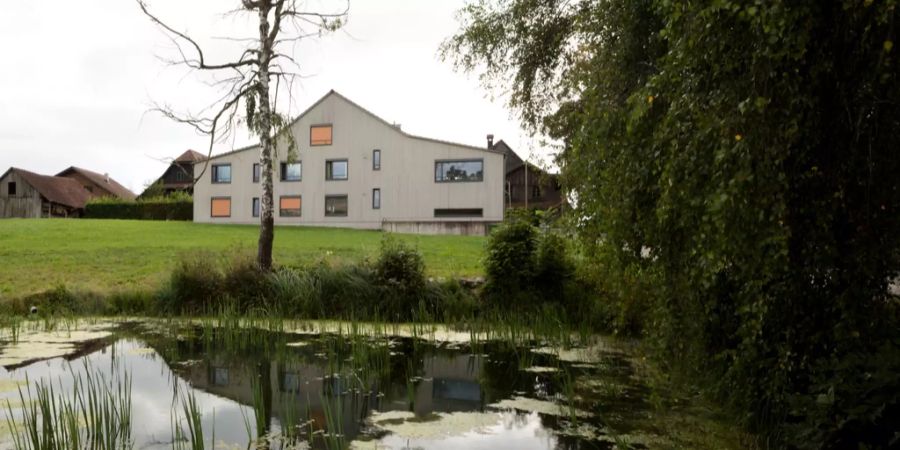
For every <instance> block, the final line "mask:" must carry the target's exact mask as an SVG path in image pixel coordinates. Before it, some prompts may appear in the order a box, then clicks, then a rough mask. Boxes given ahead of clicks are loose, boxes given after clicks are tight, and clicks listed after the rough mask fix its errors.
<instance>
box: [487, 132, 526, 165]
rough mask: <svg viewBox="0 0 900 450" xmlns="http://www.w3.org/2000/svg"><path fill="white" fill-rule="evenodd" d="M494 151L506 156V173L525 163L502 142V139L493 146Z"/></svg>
mask: <svg viewBox="0 0 900 450" xmlns="http://www.w3.org/2000/svg"><path fill="white" fill-rule="evenodd" d="M494 150H498V151H501V152H503V154H504V155H506V166H505V168H506V173H510V172H512V171H513V170H516V169H518V168H519V167H521V166H522V165H524V164H525V161H522V158H520V157H519V155H517V154H516V152H515V151H513V149H512V147H510V146H509V145H507V144H506V142H503V139H500V140H499V141H497V142H496V143H495V144H494Z"/></svg>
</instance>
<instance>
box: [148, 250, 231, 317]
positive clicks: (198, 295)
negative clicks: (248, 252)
mask: <svg viewBox="0 0 900 450" xmlns="http://www.w3.org/2000/svg"><path fill="white" fill-rule="evenodd" d="M215 261H217V258H216V257H215V255H212V254H209V253H200V254H195V255H190V256H186V257H182V258H181V259H180V260H179V262H178V264H177V265H176V266H175V269H174V270H173V271H172V277H171V278H170V280H169V285H168V286H167V287H166V289H165V290H164V292H163V293H162V294H161V295H160V297H161V300H162V301H163V304H162V305H161V306H162V309H163V310H164V311H167V312H170V313H202V312H208V311H210V310H211V309H212V308H213V307H214V306H218V305H216V303H217V300H221V299H222V294H223V292H224V286H225V277H224V275H223V274H222V271H221V269H220V268H219V267H218V266H217V265H216V264H215Z"/></svg>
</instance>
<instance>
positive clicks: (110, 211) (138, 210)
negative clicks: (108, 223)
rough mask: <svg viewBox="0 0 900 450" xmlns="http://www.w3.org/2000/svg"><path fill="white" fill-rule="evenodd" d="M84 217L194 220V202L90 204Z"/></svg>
mask: <svg viewBox="0 0 900 450" xmlns="http://www.w3.org/2000/svg"><path fill="white" fill-rule="evenodd" d="M84 217H86V218H90V219H132V220H194V202H193V201H191V200H179V201H138V202H126V201H122V202H96V203H88V204H87V205H86V206H85V207H84Z"/></svg>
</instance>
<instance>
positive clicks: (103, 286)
mask: <svg viewBox="0 0 900 450" xmlns="http://www.w3.org/2000/svg"><path fill="white" fill-rule="evenodd" d="M398 237H400V238H402V239H403V240H406V241H409V242H411V243H413V244H415V245H416V246H417V247H418V248H419V250H420V251H421V252H422V254H423V255H424V256H425V262H426V265H427V270H428V272H429V274H430V275H435V276H451V275H462V276H467V275H478V274H480V273H481V261H480V258H481V253H482V249H483V245H484V238H482V237H472V236H413V235H398ZM257 238H258V229H257V228H256V227H254V226H239V225H206V224H195V223H190V222H149V221H119V220H60V219H56V220H40V219H5V220H0V296H2V297H18V296H21V295H26V294H29V293H33V292H38V291H43V290H46V289H51V288H53V287H54V286H56V285H58V284H60V283H63V284H65V285H66V286H69V287H73V288H81V289H89V290H94V291H109V290H117V289H130V288H139V287H145V286H150V287H152V286H155V285H156V284H157V283H159V282H160V281H162V280H164V279H166V278H167V277H168V273H169V270H170V268H171V267H172V264H173V263H174V262H175V261H177V259H178V257H179V255H181V254H184V253H188V252H195V251H197V250H201V249H202V250H208V251H213V252H222V251H228V250H237V251H245V252H249V253H254V252H255V249H256V241H257ZM381 238H382V233H380V232H377V231H360V230H346V229H331V228H306V227H279V228H278V229H277V230H276V232H275V261H276V263H278V264H292V265H299V264H307V263H311V262H315V261H318V260H321V259H323V258H324V259H327V260H328V261H329V262H333V263H341V262H347V261H356V260H361V259H363V258H364V257H366V256H373V255H375V254H377V252H378V248H379V245H380V242H381Z"/></svg>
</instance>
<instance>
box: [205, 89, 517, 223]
mask: <svg viewBox="0 0 900 450" xmlns="http://www.w3.org/2000/svg"><path fill="white" fill-rule="evenodd" d="M289 128H290V131H291V133H293V136H294V139H295V141H296V144H297V150H298V154H297V157H296V158H295V160H294V161H289V159H288V155H287V150H286V149H285V148H284V146H279V148H278V151H277V156H276V157H275V158H274V159H275V160H276V163H275V173H274V177H275V180H274V189H275V198H274V200H275V211H274V216H275V223H276V225H309V226H332V227H346V228H363V229H384V230H387V231H396V232H411V233H452V234H484V233H486V232H487V230H488V227H489V226H490V225H491V224H494V223H497V222H500V221H502V220H503V209H504V206H503V183H504V154H503V152H502V151H501V150H494V149H493V148H489V147H492V146H490V145H487V146H485V147H474V146H469V145H462V144H456V143H452V142H445V141H440V140H437V139H429V138H424V137H420V136H414V135H411V134H409V133H406V132H404V131H402V130H401V129H400V127H399V126H394V125H392V124H390V123H388V122H387V121H385V120H383V119H381V118H380V117H378V116H376V115H374V114H372V113H371V112H369V111H367V110H366V109H365V108H363V107H361V106H359V105H357V104H356V103H353V102H352V101H350V100H349V99H347V98H346V97H344V96H342V95H340V94H338V93H337V92H335V91H330V92H329V93H328V94H326V95H325V96H324V97H322V98H321V99H320V100H319V101H317V102H316V103H315V104H313V105H312V106H311V107H310V108H309V109H307V110H306V111H305V112H303V113H302V114H301V115H300V116H299V117H297V119H296V120H294V122H293V123H291V125H290V126H289ZM203 170H204V164H196V165H195V166H194V175H195V177H197V176H199V175H200V173H201V171H203ZM259 174H260V169H259V146H251V147H247V148H242V149H238V150H235V151H232V152H228V153H223V154H220V155H216V156H213V157H212V158H211V159H210V161H209V166H208V168H207V170H206V171H205V172H203V176H202V178H201V179H200V180H199V181H197V184H196V185H195V187H194V221H195V222H205V223H239V224H255V223H259V198H260V196H261V193H262V185H261V183H260V176H259Z"/></svg>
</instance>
